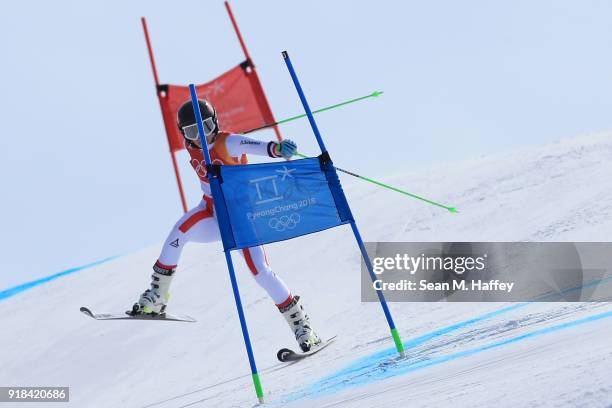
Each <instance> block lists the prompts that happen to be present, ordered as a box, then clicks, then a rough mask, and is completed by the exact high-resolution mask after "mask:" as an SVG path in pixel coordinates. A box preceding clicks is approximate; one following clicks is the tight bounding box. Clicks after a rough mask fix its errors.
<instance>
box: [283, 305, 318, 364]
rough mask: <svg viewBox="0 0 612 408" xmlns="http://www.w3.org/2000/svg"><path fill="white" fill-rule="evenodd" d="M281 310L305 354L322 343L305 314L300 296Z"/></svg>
mask: <svg viewBox="0 0 612 408" xmlns="http://www.w3.org/2000/svg"><path fill="white" fill-rule="evenodd" d="M279 310H280V312H281V313H282V314H283V316H284V318H285V320H287V323H288V324H289V327H290V328H291V330H292V331H293V334H294V335H295V340H296V341H297V342H298V344H299V346H300V348H301V349H302V351H303V352H307V351H310V349H311V348H312V347H313V346H316V345H318V344H320V343H321V339H320V338H319V336H317V334H316V333H315V331H314V330H313V329H312V325H311V323H310V319H309V318H308V315H307V314H306V313H305V312H304V308H303V307H302V305H301V303H300V297H299V296H295V297H294V298H293V301H292V302H291V303H289V304H288V305H287V306H285V307H283V308H279Z"/></svg>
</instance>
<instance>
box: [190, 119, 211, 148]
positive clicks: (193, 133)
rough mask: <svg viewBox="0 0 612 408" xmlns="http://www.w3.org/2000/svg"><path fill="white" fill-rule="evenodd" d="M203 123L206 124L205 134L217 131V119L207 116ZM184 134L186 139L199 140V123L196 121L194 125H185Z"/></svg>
mask: <svg viewBox="0 0 612 408" xmlns="http://www.w3.org/2000/svg"><path fill="white" fill-rule="evenodd" d="M202 124H203V125H204V126H203V127H204V136H208V135H210V134H212V132H214V131H215V127H216V126H215V121H214V120H213V118H206V119H204V120H203V121H202ZM182 129H183V135H184V136H185V139H188V140H191V141H193V142H195V141H196V140H198V139H199V138H200V134H199V132H198V124H197V123H194V124H193V125H187V126H184V127H183V128H182Z"/></svg>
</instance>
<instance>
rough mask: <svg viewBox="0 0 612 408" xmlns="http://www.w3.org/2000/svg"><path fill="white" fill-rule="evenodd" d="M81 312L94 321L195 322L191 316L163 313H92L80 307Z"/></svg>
mask: <svg viewBox="0 0 612 408" xmlns="http://www.w3.org/2000/svg"><path fill="white" fill-rule="evenodd" d="M80 310H81V312H82V313H83V314H86V315H87V316H89V317H91V318H93V319H96V320H165V321H168V322H190V323H191V322H195V321H196V320H195V319H194V318H193V317H191V316H184V315H174V314H170V313H163V314H159V315H155V316H151V315H135V316H132V315H129V314H127V312H124V313H94V312H92V311H91V310H89V309H88V308H86V307H81V309H80Z"/></svg>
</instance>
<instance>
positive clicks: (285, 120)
mask: <svg viewBox="0 0 612 408" xmlns="http://www.w3.org/2000/svg"><path fill="white" fill-rule="evenodd" d="M382 93H383V91H374V92H372V93H371V94H369V95H365V96H361V97H359V98H355V99H350V100H348V101H344V102H340V103H337V104H335V105H330V106H326V107H325V108H321V109H317V110H315V111H313V112H312V113H313V114H314V113H320V112H325V111H328V110H332V109H335V108H339V107H340V106H344V105H348V104H350V103H353V102H359V101H362V100H364V99H367V98H377V97H378V96H380V95H382ZM306 116H307V115H306V114H302V115H296V116H292V117H290V118H287V119H283V120H279V121H277V122H274V123H271V124H269V125H263V126H260V127H257V128H253V129H250V130H247V131H245V132H242V134H243V135H246V134H247V133H251V132H256V131H258V130H263V129H267V128H270V127H273V126H277V125H280V124H283V123H287V122H291V121H292V120H296V119H301V118H305V117H306Z"/></svg>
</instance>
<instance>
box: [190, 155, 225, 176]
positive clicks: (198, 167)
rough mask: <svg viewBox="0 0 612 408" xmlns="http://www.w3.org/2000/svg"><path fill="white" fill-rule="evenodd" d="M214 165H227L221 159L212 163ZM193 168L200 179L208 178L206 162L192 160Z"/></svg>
mask: <svg viewBox="0 0 612 408" xmlns="http://www.w3.org/2000/svg"><path fill="white" fill-rule="evenodd" d="M212 163H213V164H225V163H223V161H222V160H220V159H215V160H213V161H212ZM191 167H193V169H194V170H195V172H196V173H197V174H198V176H199V177H200V178H202V179H203V178H206V174H208V171H207V170H206V162H205V161H204V160H198V159H191Z"/></svg>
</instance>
